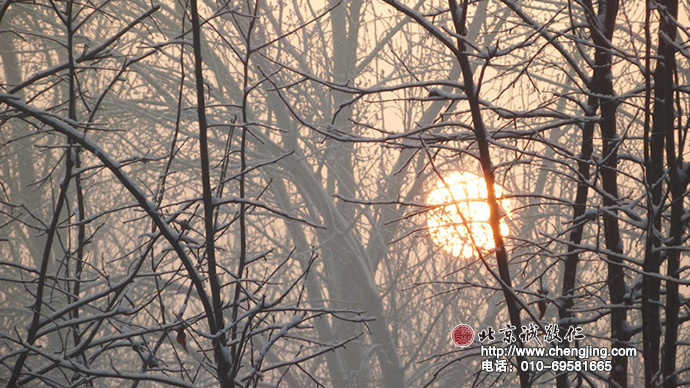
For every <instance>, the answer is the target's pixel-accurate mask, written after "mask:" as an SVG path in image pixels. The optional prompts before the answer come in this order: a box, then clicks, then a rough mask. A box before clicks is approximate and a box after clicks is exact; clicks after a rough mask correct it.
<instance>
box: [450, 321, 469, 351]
mask: <svg viewBox="0 0 690 388" xmlns="http://www.w3.org/2000/svg"><path fill="white" fill-rule="evenodd" d="M450 337H451V338H452V339H453V343H454V344H455V345H456V346H460V347H461V348H464V347H465V346H469V345H470V344H471V343H472V342H474V330H472V328H471V327H469V326H468V325H465V324H464V323H461V324H459V325H457V326H455V327H454V328H453V332H452V334H451V336H450Z"/></svg>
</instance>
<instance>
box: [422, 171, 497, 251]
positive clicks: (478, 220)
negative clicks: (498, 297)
mask: <svg viewBox="0 0 690 388" xmlns="http://www.w3.org/2000/svg"><path fill="white" fill-rule="evenodd" d="M495 191H496V197H497V198H499V204H500V206H501V207H502V208H503V211H505V212H506V214H507V213H508V212H509V210H510V204H509V201H508V199H500V198H501V196H502V195H503V188H502V187H501V186H499V185H495ZM486 197H487V192H486V183H485V182H484V179H483V178H481V177H479V176H477V175H475V174H472V173H470V172H454V173H451V174H450V175H448V176H446V177H444V178H443V179H442V180H441V179H439V181H438V183H437V184H436V187H435V188H434V189H433V190H432V191H431V192H430V193H429V196H428V197H427V200H426V204H427V206H429V207H431V208H432V209H431V210H429V212H428V221H427V224H428V226H429V234H430V235H431V239H432V240H433V242H434V243H435V244H436V245H438V246H440V247H441V248H443V250H445V251H446V252H448V253H449V254H451V255H453V256H455V257H464V258H471V257H472V256H473V255H474V252H475V247H474V245H475V244H476V247H477V248H479V249H481V250H482V251H487V250H490V249H492V248H493V247H494V240H493V233H492V232H491V225H490V224H489V205H488V204H487V203H486ZM505 218H506V217H502V218H501V224H500V225H501V235H503V236H505V235H506V234H508V225H507V224H506V221H505ZM470 236H471V237H472V239H473V240H474V244H473V243H472V239H470Z"/></svg>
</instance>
